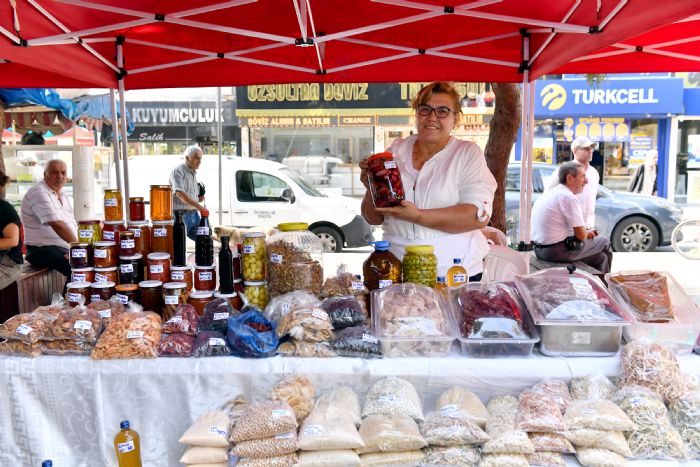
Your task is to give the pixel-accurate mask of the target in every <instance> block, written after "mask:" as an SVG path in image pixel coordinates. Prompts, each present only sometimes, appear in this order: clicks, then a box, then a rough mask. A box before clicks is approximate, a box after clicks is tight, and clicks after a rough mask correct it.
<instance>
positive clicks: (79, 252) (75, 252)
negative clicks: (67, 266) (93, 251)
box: [70, 248, 87, 258]
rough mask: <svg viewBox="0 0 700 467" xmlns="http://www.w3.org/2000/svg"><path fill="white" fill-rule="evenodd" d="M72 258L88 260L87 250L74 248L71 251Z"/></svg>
mask: <svg viewBox="0 0 700 467" xmlns="http://www.w3.org/2000/svg"><path fill="white" fill-rule="evenodd" d="M70 255H71V257H72V258H87V250H86V249H85V248H74V249H72V250H71V251H70Z"/></svg>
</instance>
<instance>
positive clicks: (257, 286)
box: [243, 281, 267, 310]
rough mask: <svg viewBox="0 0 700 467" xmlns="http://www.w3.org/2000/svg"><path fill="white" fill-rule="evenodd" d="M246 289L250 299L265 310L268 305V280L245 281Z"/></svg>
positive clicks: (246, 294)
mask: <svg viewBox="0 0 700 467" xmlns="http://www.w3.org/2000/svg"><path fill="white" fill-rule="evenodd" d="M244 286H245V290H244V292H243V293H244V294H245V296H246V298H247V299H248V301H249V302H250V303H251V304H253V305H255V306H257V307H258V308H260V309H261V310H264V309H265V307H266V306H267V282H265V281H252V282H244Z"/></svg>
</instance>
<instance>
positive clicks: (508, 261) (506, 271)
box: [481, 245, 530, 282]
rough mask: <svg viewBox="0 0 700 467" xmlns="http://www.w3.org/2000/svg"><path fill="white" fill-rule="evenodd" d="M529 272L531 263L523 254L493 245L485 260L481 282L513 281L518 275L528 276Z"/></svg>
mask: <svg viewBox="0 0 700 467" xmlns="http://www.w3.org/2000/svg"><path fill="white" fill-rule="evenodd" d="M528 254H529V253H528ZM529 270H530V264H529V261H528V260H527V259H526V257H525V256H524V255H523V253H520V252H518V251H515V250H512V249H510V248H508V247H505V246H500V245H491V250H490V251H489V254H488V255H486V258H484V274H483V276H482V279H481V281H482V282H487V281H512V280H513V279H514V278H515V276H516V275H517V274H527V273H528V272H529Z"/></svg>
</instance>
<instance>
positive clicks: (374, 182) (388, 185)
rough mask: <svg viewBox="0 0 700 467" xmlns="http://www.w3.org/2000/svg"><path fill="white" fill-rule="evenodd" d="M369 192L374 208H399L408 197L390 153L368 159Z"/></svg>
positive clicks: (382, 153)
mask: <svg viewBox="0 0 700 467" xmlns="http://www.w3.org/2000/svg"><path fill="white" fill-rule="evenodd" d="M367 166H368V169H369V177H368V181H369V191H370V194H371V195H372V201H373V202H374V206H375V207H378V208H388V207H392V206H398V205H400V204H401V201H402V200H403V199H404V198H405V197H406V194H405V193H404V190H403V183H402V182H401V173H400V172H399V168H398V167H397V166H396V161H394V156H393V155H392V154H391V153H390V152H381V153H379V154H375V155H373V156H370V157H369V158H368V159H367Z"/></svg>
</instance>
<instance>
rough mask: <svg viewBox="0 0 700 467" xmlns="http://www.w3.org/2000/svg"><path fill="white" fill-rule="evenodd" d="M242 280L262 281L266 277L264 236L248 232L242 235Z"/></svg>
mask: <svg viewBox="0 0 700 467" xmlns="http://www.w3.org/2000/svg"><path fill="white" fill-rule="evenodd" d="M242 256H243V280H245V281H248V282H256V281H264V280H265V278H266V276H267V268H266V263H267V255H266V250H265V234H264V233H263V232H248V233H246V234H244V235H243V254H242Z"/></svg>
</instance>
